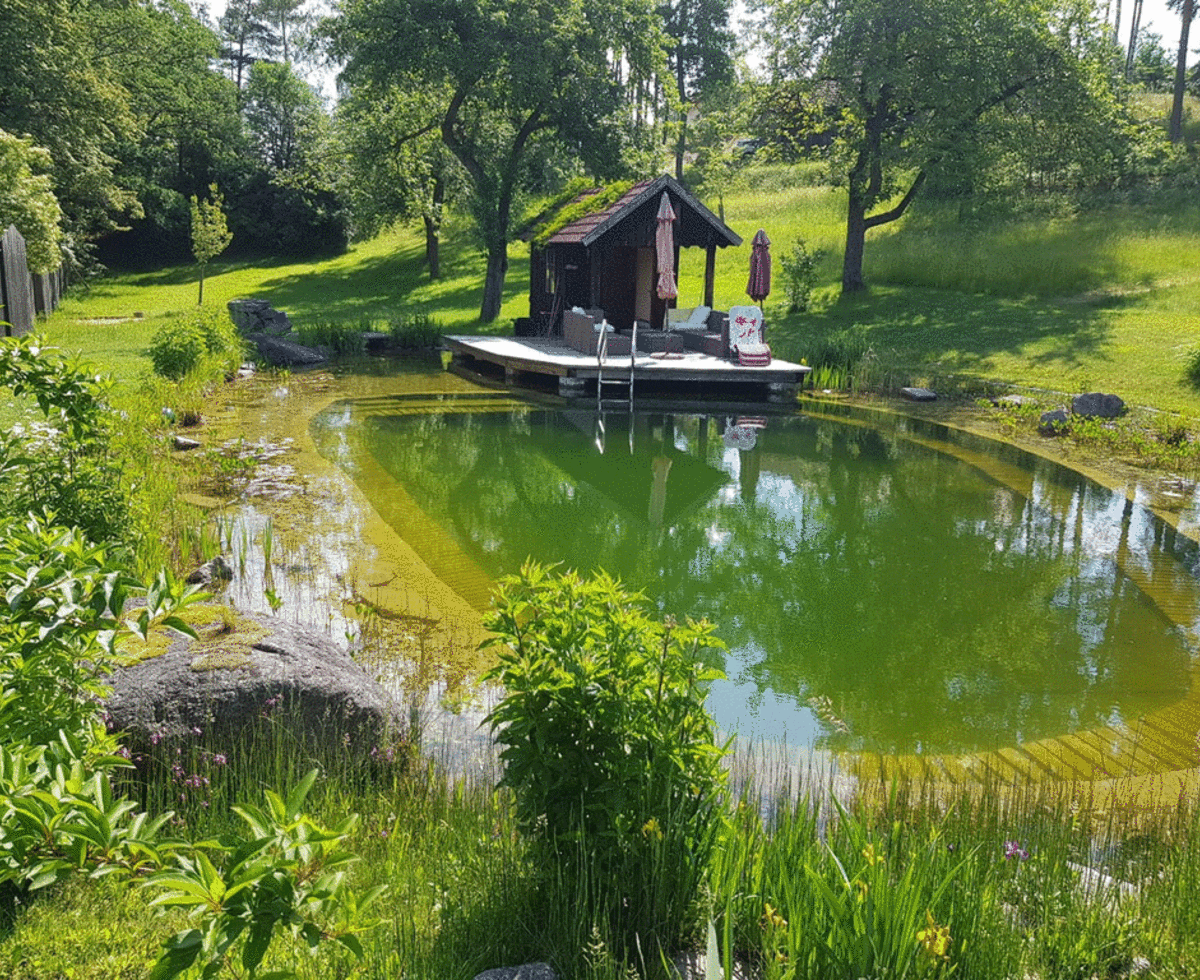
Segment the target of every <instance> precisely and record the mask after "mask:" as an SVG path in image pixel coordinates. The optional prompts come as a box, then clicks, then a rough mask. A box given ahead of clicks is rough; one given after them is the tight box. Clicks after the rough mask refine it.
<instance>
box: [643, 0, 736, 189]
mask: <svg viewBox="0 0 1200 980" xmlns="http://www.w3.org/2000/svg"><path fill="white" fill-rule="evenodd" d="M658 11H659V16H660V17H662V21H663V30H664V31H665V33H666V34H667V36H668V38H669V40H668V44H667V64H668V66H669V68H670V71H671V77H672V79H673V80H674V85H675V94H676V95H677V96H678V99H679V107H680V121H679V134H678V137H677V138H676V141H675V176H676V177H677V178H678V179H679V180H683V157H684V153H685V151H686V150H687V138H688V112H689V110H690V109H692V108H695V107H696V106H697V105H698V103H699V102H700V100H701V98H702V97H703V96H705V95H707V94H710V93H711V92H712V91H713V90H714V89H716V88H719V87H724V86H728V85H730V84H731V83H732V82H733V80H734V73H733V57H732V55H731V53H730V52H731V51H732V49H733V46H734V43H735V37H734V34H733V31H731V30H730V29H729V0H671V2H668V3H664V4H662V5H661V6H660V7H659V8H658Z"/></svg>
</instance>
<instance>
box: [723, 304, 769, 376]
mask: <svg viewBox="0 0 1200 980" xmlns="http://www.w3.org/2000/svg"><path fill="white" fill-rule="evenodd" d="M729 351H730V354H731V355H733V356H735V357H736V358H737V362H738V364H741V365H743V366H745V367H766V366H767V365H768V364H770V363H771V348H770V347H768V346H767V344H766V343H764V341H763V312H762V310H761V309H759V308H758V307H757V306H731V307H730V308H729Z"/></svg>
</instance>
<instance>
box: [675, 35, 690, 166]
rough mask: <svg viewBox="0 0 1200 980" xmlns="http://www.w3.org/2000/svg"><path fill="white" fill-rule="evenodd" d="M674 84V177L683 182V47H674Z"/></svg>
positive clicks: (685, 145) (685, 143) (684, 148)
mask: <svg viewBox="0 0 1200 980" xmlns="http://www.w3.org/2000/svg"><path fill="white" fill-rule="evenodd" d="M675 86H676V90H677V91H678V92H679V139H678V140H676V142H675V179H676V180H677V181H679V182H680V183H681V184H682V183H683V153H684V150H686V149H687V124H688V117H687V94H686V86H685V85H684V78H683V49H682V48H676V49H675Z"/></svg>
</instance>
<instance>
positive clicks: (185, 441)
mask: <svg viewBox="0 0 1200 980" xmlns="http://www.w3.org/2000/svg"><path fill="white" fill-rule="evenodd" d="M199 448H200V443H198V442H197V441H196V440H195V439H189V438H188V437H187V436H176V437H175V451H176V452H178V453H186V452H189V451H190V450H192V449H199Z"/></svg>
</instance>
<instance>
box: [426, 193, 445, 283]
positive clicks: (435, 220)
mask: <svg viewBox="0 0 1200 980" xmlns="http://www.w3.org/2000/svg"><path fill="white" fill-rule="evenodd" d="M445 200H446V182H445V181H444V180H442V178H441V177H438V178H437V179H436V180H434V182H433V206H432V207H431V208H430V209H429V210H428V211H426V212H425V214H424V215H422V218H423V220H424V221H425V261H426V262H428V263H429V278H430V279H431V280H432V279H440V278H441V277H442V267H441V248H440V246H441V234H442V204H443V203H445Z"/></svg>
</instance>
